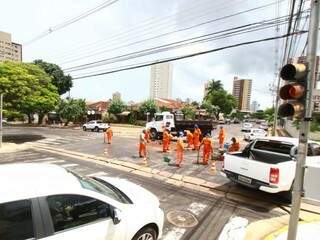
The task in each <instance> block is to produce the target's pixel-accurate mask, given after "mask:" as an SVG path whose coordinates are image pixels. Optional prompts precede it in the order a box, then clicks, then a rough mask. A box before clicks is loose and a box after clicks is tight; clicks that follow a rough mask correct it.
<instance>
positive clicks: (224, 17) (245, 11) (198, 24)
mask: <svg viewBox="0 0 320 240" xmlns="http://www.w3.org/2000/svg"><path fill="white" fill-rule="evenodd" d="M274 4H275V2H273V3H270V4H266V5H263V6H259V7H255V8H251V9H247V10H244V11H241V12H237V13H233V14H229V15H226V16H223V17H219V18H214V19H210V20H208V21H205V22H201V23H197V24H194V25H192V26H189V27H185V28H181V29H178V30H174V31H170V32H166V33H163V34H159V35H156V36H153V37H150V38H147V39H143V40H139V41H135V42H133V43H130V44H126V45H122V46H120V47H118V48H111V49H107V50H104V51H102V52H100V53H105V52H108V51H111V50H112V51H113V50H116V49H120V48H123V47H128V46H132V45H135V44H138V43H142V42H145V41H150V40H154V39H157V38H160V37H163V36H167V35H170V34H173V33H178V32H182V31H186V30H190V29H192V28H195V27H199V26H203V25H206V24H209V23H213V22H217V21H220V20H225V19H227V18H231V17H235V16H238V15H241V14H244V13H248V12H251V11H255V10H258V9H262V8H265V7H268V6H271V5H274ZM95 55H96V53H95V54H90V55H86V56H84V57H80V58H76V59H73V60H70V61H67V62H64V63H69V62H72V61H77V60H82V59H87V58H88V57H91V56H95Z"/></svg>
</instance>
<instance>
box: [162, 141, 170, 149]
mask: <svg viewBox="0 0 320 240" xmlns="http://www.w3.org/2000/svg"><path fill="white" fill-rule="evenodd" d="M168 150H169V141H168V140H163V141H162V151H163V152H167V151H168Z"/></svg>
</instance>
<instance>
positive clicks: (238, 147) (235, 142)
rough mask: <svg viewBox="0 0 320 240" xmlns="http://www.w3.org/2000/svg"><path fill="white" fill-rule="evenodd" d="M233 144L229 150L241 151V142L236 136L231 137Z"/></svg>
mask: <svg viewBox="0 0 320 240" xmlns="http://www.w3.org/2000/svg"><path fill="white" fill-rule="evenodd" d="M231 142H232V143H231V145H230V147H229V148H228V152H238V151H240V143H239V142H238V141H237V139H236V138H235V137H233V138H231Z"/></svg>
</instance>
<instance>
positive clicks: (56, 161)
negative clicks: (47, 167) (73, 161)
mask: <svg viewBox="0 0 320 240" xmlns="http://www.w3.org/2000/svg"><path fill="white" fill-rule="evenodd" d="M62 162H66V161H65V160H53V161H45V162H44V163H49V164H50V163H62Z"/></svg>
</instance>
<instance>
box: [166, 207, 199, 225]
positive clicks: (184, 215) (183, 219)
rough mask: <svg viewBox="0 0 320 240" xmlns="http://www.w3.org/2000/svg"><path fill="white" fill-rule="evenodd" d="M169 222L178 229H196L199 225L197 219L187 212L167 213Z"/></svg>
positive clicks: (175, 211)
mask: <svg viewBox="0 0 320 240" xmlns="http://www.w3.org/2000/svg"><path fill="white" fill-rule="evenodd" d="M167 219H168V221H169V222H170V223H171V224H173V225H175V226H177V227H183V228H188V227H194V226H196V225H197V224H198V220H197V218H196V217H195V216H194V215H193V214H191V213H189V212H186V211H181V210H174V211H170V212H168V213H167Z"/></svg>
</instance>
